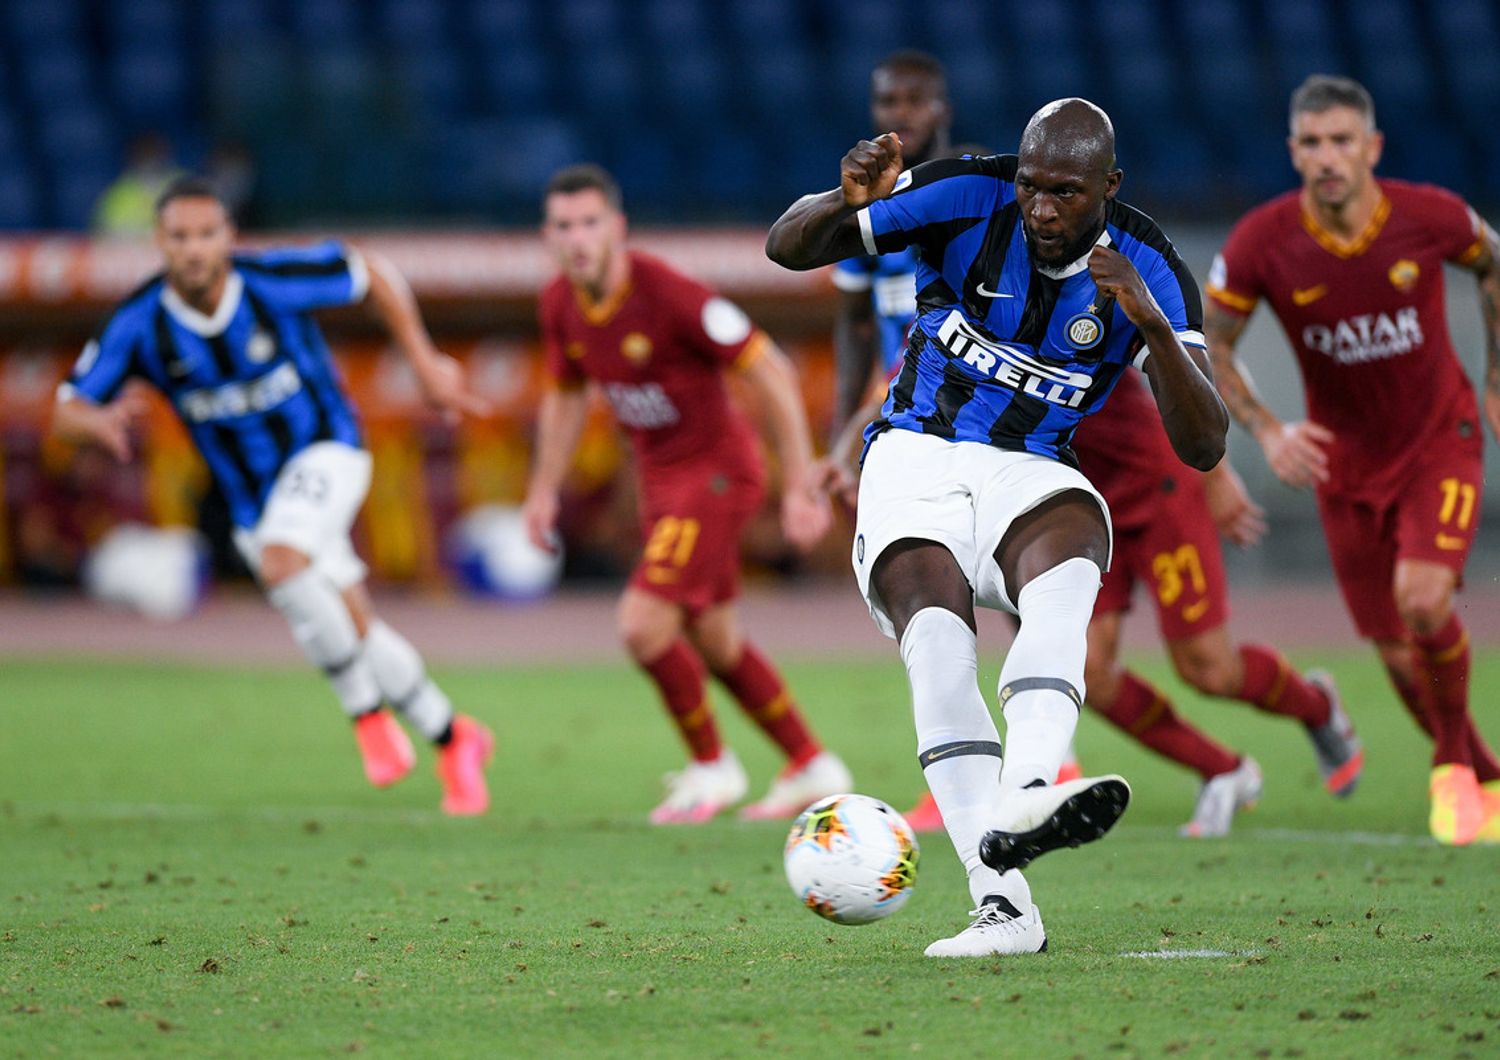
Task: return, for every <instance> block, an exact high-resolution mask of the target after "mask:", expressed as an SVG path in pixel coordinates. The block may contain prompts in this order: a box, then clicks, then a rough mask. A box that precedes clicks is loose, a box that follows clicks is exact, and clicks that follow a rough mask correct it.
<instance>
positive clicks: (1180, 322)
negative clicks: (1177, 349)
mask: <svg viewBox="0 0 1500 1060" xmlns="http://www.w3.org/2000/svg"><path fill="white" fill-rule="evenodd" d="M1155 258H1156V260H1155V262H1154V264H1153V265H1152V267H1151V268H1150V269H1149V270H1148V271H1147V273H1146V276H1145V280H1146V286H1147V288H1148V289H1149V290H1150V291H1151V297H1153V298H1155V299H1156V304H1157V305H1159V306H1161V311H1162V312H1163V313H1164V314H1166V318H1167V322H1168V323H1169V324H1171V325H1172V330H1173V331H1175V332H1176V333H1177V337H1178V338H1179V339H1181V340H1182V343H1183V345H1185V346H1198V347H1200V348H1202V349H1207V348H1208V343H1207V342H1205V341H1204V338H1203V298H1202V296H1201V295H1199V293H1198V283H1197V281H1196V280H1194V279H1193V274H1192V273H1191V272H1190V271H1189V270H1188V267H1187V266H1186V265H1185V264H1183V262H1182V259H1181V258H1179V257H1177V254H1176V251H1173V252H1172V253H1171V254H1170V255H1169V256H1166V257H1162V256H1160V255H1155Z"/></svg>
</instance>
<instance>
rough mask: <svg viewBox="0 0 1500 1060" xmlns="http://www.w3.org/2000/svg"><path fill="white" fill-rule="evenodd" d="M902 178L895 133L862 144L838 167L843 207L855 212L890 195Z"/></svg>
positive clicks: (855, 147) (845, 157) (882, 135)
mask: <svg viewBox="0 0 1500 1060" xmlns="http://www.w3.org/2000/svg"><path fill="white" fill-rule="evenodd" d="M900 175H901V138H900V137H899V136H897V135H896V134H895V133H893V132H888V133H882V134H881V135H880V136H877V137H875V139H873V140H861V141H860V142H859V143H857V144H855V145H854V146H853V147H852V148H850V149H849V152H848V153H847V154H846V155H844V160H843V162H842V163H841V164H840V165H839V186H840V188H841V189H842V190H843V192H844V203H845V205H847V206H852V207H854V208H855V209H856V210H857V209H859V208H860V207H862V206H868V205H869V204H870V203H872V202H874V201H876V200H877V199H884V198H886V197H887V196H889V195H890V193H891V190H892V189H893V188H895V186H896V178H897V177H899V176H900Z"/></svg>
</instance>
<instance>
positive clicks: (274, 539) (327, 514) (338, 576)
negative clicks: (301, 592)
mask: <svg viewBox="0 0 1500 1060" xmlns="http://www.w3.org/2000/svg"><path fill="white" fill-rule="evenodd" d="M370 465H371V460H370V454H369V453H367V452H366V451H365V450H363V449H357V448H355V447H354V446H352V445H347V444H345V443H343V442H314V443H313V444H312V445H309V446H308V447H307V448H306V449H303V450H302V451H301V452H299V453H297V454H296V455H295V456H293V457H292V458H291V459H290V460H288V461H287V462H286V466H285V467H283V468H282V469H281V473H280V474H278V475H277V476H276V482H275V484H274V485H273V486H272V487H271V493H270V495H269V496H268V497H267V498H266V506H265V508H263V509H262V510H261V513H260V521H259V522H258V523H256V524H255V526H254V527H252V528H248V529H247V528H245V527H238V528H236V529H235V531H234V544H235V547H236V548H238V549H239V552H240V555H241V556H243V557H245V563H246V564H248V565H249V567H250V570H251V572H252V573H254V574H255V575H256V576H257V577H259V576H260V553H261V549H263V548H265V547H266V546H267V545H285V546H287V547H288V548H294V549H296V550H297V551H298V552H300V553H302V554H303V555H304V556H306V557H307V558H308V559H309V560H311V561H312V566H313V569H314V570H316V571H317V572H318V573H320V574H322V575H323V576H324V577H325V578H327V579H328V580H329V581H330V582H332V583H333V584H334V586H335V587H337V588H338V589H339V590H344V589H348V588H350V587H351V586H354V585H358V584H359V583H360V582H362V581H364V580H365V575H366V574H368V573H369V570H368V568H367V567H366V566H365V564H364V561H363V560H361V559H360V558H359V556H358V555H357V554H356V553H355V551H354V544H353V542H351V541H350V540H349V531H350V530H351V529H352V528H353V526H354V518H355V516H357V515H358V514H359V509H360V506H361V505H363V504H364V503H365V495H366V494H367V493H369V492H370Z"/></svg>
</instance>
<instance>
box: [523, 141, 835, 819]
mask: <svg viewBox="0 0 1500 1060" xmlns="http://www.w3.org/2000/svg"><path fill="white" fill-rule="evenodd" d="M543 210H544V215H545V216H544V220H543V223H542V235H543V237H544V239H545V241H546V243H547V246H548V247H549V248H550V250H551V251H552V253H553V254H554V255H555V257H556V259H557V263H558V265H559V267H560V269H561V272H562V274H561V275H560V276H559V277H558V278H557V279H556V280H555V281H553V282H552V283H551V284H549V285H548V286H547V287H546V289H545V290H543V292H542V295H541V305H540V315H541V332H542V339H543V342H544V344H545V346H546V352H547V365H548V369H549V370H550V372H551V375H552V378H553V380H554V381H555V384H556V385H555V386H553V387H552V388H551V389H550V390H549V391H548V392H547V394H546V396H545V397H544V398H543V399H542V407H541V412H540V417H539V427H538V438H537V452H536V463H535V467H534V468H533V471H532V476H531V484H530V487H529V489H528V491H527V497H526V506H525V514H526V526H527V530H528V532H529V533H530V536H531V539H532V541H533V542H535V543H536V544H538V545H539V546H541V547H544V548H548V547H551V544H550V542H551V539H552V535H553V533H554V528H555V526H556V523H557V515H558V491H559V489H560V488H561V486H562V483H563V479H564V477H565V476H566V474H567V470H568V465H569V463H570V461H571V459H572V455H573V451H574V449H575V448H576V447H577V444H578V438H579V435H580V433H581V432H582V430H583V426H584V421H585V418H586V416H587V411H588V395H587V391H586V390H585V384H587V383H588V382H590V381H592V382H593V383H594V384H595V385H596V386H597V387H598V388H599V390H601V391H602V392H603V394H604V396H605V397H606V398H607V399H608V400H609V402H610V404H611V406H612V407H613V409H614V414H615V418H616V419H617V420H618V421H619V422H620V424H621V425H622V426H623V427H624V428H625V430H626V431H627V432H628V434H629V437H630V441H631V444H632V447H633V448H634V451H635V458H636V466H637V469H638V473H639V476H640V479H639V482H640V492H641V514H642V517H643V525H644V529H645V537H646V545H645V551H644V553H643V554H642V556H641V560H640V562H639V564H638V565H637V566H636V568H635V571H634V573H633V574H632V576H631V578H630V584H629V585H628V586H627V587H626V589H625V593H624V595H623V596H622V597H621V598H620V608H619V626H620V634H621V637H622V638H623V639H624V641H625V647H626V649H627V650H628V651H629V652H630V655H631V657H632V658H633V659H634V660H635V661H636V663H637V664H638V665H639V666H640V667H641V668H642V669H643V670H645V671H646V673H647V674H648V675H649V676H650V678H651V680H652V681H653V682H655V684H656V686H657V689H658V691H659V692H660V693H661V697H662V700H663V702H664V703H665V704H666V707H667V710H668V712H669V713H670V714H671V716H672V719H673V721H674V722H675V723H676V725H677V728H678V730H679V731H680V732H681V734H682V738H683V740H684V741H685V742H686V743H687V746H688V750H689V752H690V754H691V761H690V762H689V763H688V765H687V768H686V769H684V770H682V771H681V772H679V773H674V774H672V775H671V776H669V777H668V792H667V797H666V800H665V801H664V802H662V804H661V805H660V806H658V807H656V809H655V810H654V811H652V813H651V821H652V822H653V823H655V824H697V823H701V822H703V821H707V820H709V819H710V818H712V817H714V816H715V815H716V814H718V813H719V812H720V811H722V810H724V809H727V808H728V807H730V806H732V805H734V804H735V803H737V802H739V801H740V800H741V799H743V798H744V797H745V793H746V790H747V787H748V781H747V779H746V777H745V771H744V769H743V768H742V767H741V765H740V762H739V759H738V758H737V757H736V756H735V754H734V752H733V751H731V750H730V749H729V748H727V747H725V746H723V745H722V744H721V743H720V741H719V734H718V730H717V728H716V727H715V725H714V718H713V714H712V711H711V708H710V706H709V703H708V699H707V694H706V690H705V687H704V679H705V673H704V670H705V667H706V668H707V670H708V672H710V673H712V674H713V675H714V677H715V678H717V679H718V681H719V682H720V683H721V684H722V685H723V686H724V687H725V688H726V689H728V690H729V692H730V694H731V695H733V696H734V698H735V700H736V701H737V702H738V703H739V704H740V706H741V707H743V708H744V710H745V712H746V713H747V714H749V715H750V717H751V718H752V719H753V720H754V721H755V723H756V724H757V725H758V726H759V727H760V728H761V729H762V730H763V731H764V732H765V734H766V735H767V736H768V737H770V739H771V740H773V741H774V742H775V743H776V745H777V746H778V747H779V748H780V749H781V750H782V752H783V753H785V755H786V758H787V764H786V767H785V769H784V770H783V771H782V772H781V773H780V775H778V776H777V777H776V778H775V779H774V780H773V781H772V782H771V786H770V790H769V791H768V792H767V793H766V796H765V797H764V798H763V799H761V800H760V801H759V802H756V803H753V804H752V805H750V806H747V807H745V809H744V811H743V812H742V814H741V816H743V817H745V818H749V819H774V818H789V817H795V816H796V815H797V814H798V813H800V812H801V811H802V810H803V808H804V807H806V806H807V804H808V803H810V802H813V801H815V800H817V799H820V798H823V797H824V796H826V795H833V794H837V793H839V792H843V791H848V790H849V788H850V787H851V786H852V783H851V781H850V777H849V771H848V769H846V768H845V767H844V763H843V762H841V761H840V760H839V759H838V758H837V757H836V756H835V755H833V754H832V753H830V752H828V751H825V750H824V749H823V748H822V746H821V745H820V744H819V742H818V740H817V738H816V737H815V736H814V735H813V734H812V731H811V730H810V729H809V728H808V725H807V722H806V721H805V720H804V718H803V717H802V712H801V711H800V710H799V709H798V708H797V705H796V703H794V702H793V700H792V697H791V693H790V692H789V691H788V690H787V687H786V684H785V682H784V681H783V680H782V678H781V675H780V674H779V673H777V672H776V669H775V668H774V667H773V666H772V665H771V663H770V661H769V660H768V659H767V658H766V657H765V656H764V655H762V654H761V653H760V651H759V650H758V649H757V648H756V647H755V645H753V644H752V643H750V642H749V641H748V640H747V639H746V638H745V635H744V634H743V632H741V629H740V624H739V616H738V613H737V611H736V608H735V604H734V600H735V597H736V596H737V595H738V592H739V538H740V532H741V530H742V529H743V528H744V526H745V524H746V522H747V521H748V520H749V519H750V517H751V516H752V515H753V514H754V513H755V512H756V511H757V510H758V509H759V507H760V503H761V499H762V498H763V496H764V493H765V471H764V468H763V467H762V466H761V460H760V456H759V453H758V451H757V448H756V441H755V434H754V431H753V430H752V429H751V427H750V424H749V422H748V421H747V420H746V418H745V416H744V415H743V414H742V413H741V412H740V411H739V410H737V409H736V408H735V407H734V405H733V404H732V403H731V401H730V399H729V393H728V390H727V388H726V387H725V380H724V374H725V371H726V370H727V369H730V368H733V369H735V370H737V371H739V372H741V373H742V374H743V376H744V378H745V379H746V380H747V381H748V382H749V383H750V384H751V385H752V386H753V387H754V389H755V390H756V391H757V392H758V393H759V396H760V397H761V398H762V399H763V400H764V403H765V405H766V408H767V412H768V414H769V416H770V418H771V422H772V433H773V435H774V438H775V441H776V444H777V446H778V449H779V453H780V457H781V468H782V475H783V491H782V512H781V514H782V527H783V530H784V532H785V534H786V537H787V540H788V541H790V542H791V543H792V544H793V545H796V546H798V547H804V548H805V547H808V546H810V545H812V544H813V543H814V542H816V541H817V540H818V538H820V537H822V535H823V534H824V533H825V532H826V531H827V529H828V524H829V521H830V516H829V511H828V504H827V500H826V499H825V498H824V497H823V496H822V494H821V493H820V492H818V491H817V490H816V489H814V488H813V486H812V484H811V482H810V480H809V478H808V469H809V467H810V465H811V462H812V448H811V443H810V441H809V435H808V427H807V419H806V416H805V414H804V413H803V410H802V403H801V397H800V395H799V394H798V393H797V388H796V381H795V378H794V373H793V369H792V366H791V363H790V362H789V361H788V360H787V359H786V357H785V356H784V355H783V354H782V353H781V351H780V350H778V349H777V348H776V347H775V345H774V344H772V342H771V340H770V339H769V338H768V337H767V336H766V335H765V333H764V332H761V331H759V330H757V329H756V328H755V327H754V326H753V325H752V324H751V322H750V320H749V319H748V318H747V317H746V316H745V314H744V313H742V312H741V311H740V310H739V309H738V308H736V307H735V306H734V305H732V304H731V303H729V302H728V301H726V300H725V299H723V298H721V297H719V296H718V295H716V294H715V293H714V292H713V291H711V290H710V289H708V288H707V287H705V286H704V285H702V284H700V283H698V282H697V281H695V280H692V279H689V278H688V277H686V276H684V275H682V274H681V273H680V272H678V271H677V270H675V269H673V268H672V267H671V266H669V265H668V264H667V263H666V262H664V261H661V260H659V259H657V258H654V257H651V256H649V255H646V254H641V253H638V252H636V251H633V250H630V249H628V248H627V247H626V245H625V228H626V223H625V215H624V213H623V211H622V209H621V204H620V191H619V187H618V185H616V183H615V181H614V179H613V178H612V177H611V176H610V175H609V174H608V173H606V172H605V171H604V170H602V169H600V168H599V167H597V166H591V165H585V166H574V167H570V168H568V169H564V170H561V171H559V172H558V173H556V174H555V175H554V176H553V177H552V180H551V181H550V182H549V183H548V186H547V191H546V196H545V201H544V204H543Z"/></svg>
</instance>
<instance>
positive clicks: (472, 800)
mask: <svg viewBox="0 0 1500 1060" xmlns="http://www.w3.org/2000/svg"><path fill="white" fill-rule="evenodd" d="M494 753H495V736H494V734H493V733H492V732H490V730H489V729H488V728H487V727H486V726H484V725H481V724H480V723H479V722H477V721H475V720H474V719H473V718H470V717H467V716H465V715H463V714H459V715H456V716H455V717H454V719H453V739H451V740H449V741H448V743H447V744H446V745H445V746H443V747H441V748H439V749H438V762H437V775H438V779H439V780H441V781H442V782H443V812H444V813H448V814H453V815H454V816H455V817H470V816H473V815H474V814H479V813H483V812H484V811H485V810H487V809H489V808H490V788H489V785H488V784H487V783H486V782H485V779H484V767H485V766H487V765H489V762H490V758H491V757H493V755H494Z"/></svg>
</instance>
